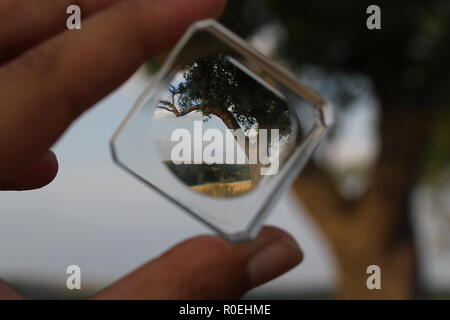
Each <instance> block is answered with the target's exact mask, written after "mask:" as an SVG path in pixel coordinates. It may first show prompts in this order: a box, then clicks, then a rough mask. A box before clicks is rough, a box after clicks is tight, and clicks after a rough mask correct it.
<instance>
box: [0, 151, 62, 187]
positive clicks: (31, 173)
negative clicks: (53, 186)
mask: <svg viewBox="0 0 450 320" xmlns="http://www.w3.org/2000/svg"><path fill="white" fill-rule="evenodd" d="M57 173H58V160H57V159H56V155H55V154H54V153H53V152H52V151H47V152H45V153H44V155H43V156H41V157H40V158H38V160H36V161H35V162H34V163H32V164H31V166H30V167H28V168H26V169H24V170H23V171H22V172H21V173H20V174H19V175H18V176H16V177H14V178H12V179H11V180H9V181H1V178H0V190H3V191H4V190H14V191H24V190H33V189H38V188H42V187H44V186H46V185H47V184H49V183H50V182H52V181H53V179H54V178H55V177H56V174H57Z"/></svg>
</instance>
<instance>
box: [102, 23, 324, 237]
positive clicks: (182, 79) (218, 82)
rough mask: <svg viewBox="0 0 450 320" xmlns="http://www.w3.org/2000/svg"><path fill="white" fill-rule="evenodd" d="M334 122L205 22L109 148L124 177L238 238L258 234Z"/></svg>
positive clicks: (304, 92) (318, 100) (314, 97)
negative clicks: (131, 176)
mask: <svg viewBox="0 0 450 320" xmlns="http://www.w3.org/2000/svg"><path fill="white" fill-rule="evenodd" d="M332 122H333V110H332V107H331V105H330V104H329V103H328V102H327V101H326V100H325V99H323V98H322V97H321V96H319V95H318V94H317V93H315V92H314V91H313V90H311V89H309V88H308V87H306V86H305V85H304V84H302V83H300V82H299V81H298V80H297V79H296V78H295V77H294V76H293V75H292V74H291V73H290V72H288V71H287V70H285V69H284V68H283V67H281V66H279V65H277V64H276V63H274V62H272V61H271V60H270V59H268V58H267V57H265V56H263V55H262V54H261V53H259V52H258V51H256V50H255V49H254V48H252V47H251V46H250V45H249V44H248V43H247V42H246V41H244V40H242V39H241V38H239V37H238V36H236V35H235V34H233V33H232V32H231V31H229V30H227V29H226V28H225V27H223V26H222V25H220V24H219V23H218V22H216V21H214V20H205V21H200V22H197V23H195V24H193V25H192V26H191V27H190V28H189V30H188V31H187V32H186V34H185V35H184V36H183V37H182V39H181V40H180V41H179V43H178V44H177V45H176V46H175V48H174V49H173V51H172V52H171V53H170V55H169V56H168V58H167V60H166V61H165V62H164V64H163V66H162V67H161V68H160V71H159V72H158V73H157V74H156V75H155V77H154V78H153V80H152V82H151V84H150V85H149V86H148V88H147V89H146V90H145V91H144V92H143V94H142V95H141V96H140V97H139V99H138V100H137V102H136V104H135V105H134V107H133V108H132V110H131V111H130V113H129V114H128V116H127V117H126V118H125V120H123V122H122V123H121V125H120V127H119V128H118V129H117V131H116V132H115V134H114V136H113V137H112V139H111V150H112V154H113V159H114V161H115V162H116V163H117V164H119V165H120V166H121V167H122V168H124V169H125V170H126V171H128V172H129V173H131V174H132V175H134V176H135V177H137V178H138V179H140V180H141V181H142V182H144V183H145V184H147V185H148V186H150V187H151V188H153V189H154V190H156V191H158V192H159V193H161V195H163V196H165V197H166V198H167V199H169V200H171V201H172V202H173V203H175V204H177V205H178V206H179V207H180V208H182V209H183V210H185V211H186V212H188V213H189V214H191V215H192V216H193V217H195V218H197V219H199V220H200V221H201V222H203V223H205V224H206V225H208V226H209V227H211V228H212V229H213V230H214V231H216V232H217V233H218V234H220V235H221V236H222V237H224V238H225V239H227V240H229V241H231V242H241V241H247V240H249V239H252V238H253V237H255V236H256V235H257V233H258V231H259V229H260V227H261V225H262V222H263V221H264V218H266V217H267V215H268V213H269V211H270V209H271V208H272V207H273V206H274V204H275V203H276V201H277V199H278V198H279V197H280V195H281V194H282V193H283V192H285V191H286V189H287V188H288V187H289V186H290V185H291V183H292V182H293V181H294V179H295V178H296V177H297V176H298V174H299V173H300V171H301V169H302V168H303V166H304V165H305V163H306V162H307V160H308V159H309V158H310V156H311V154H312V152H313V151H314V149H315V148H316V147H317V146H318V144H319V143H320V141H321V140H322V139H323V137H324V136H325V134H326V132H327V131H328V129H329V128H330V126H331V125H332ZM156 214H157V213H156Z"/></svg>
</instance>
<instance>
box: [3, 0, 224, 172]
mask: <svg viewBox="0 0 450 320" xmlns="http://www.w3.org/2000/svg"><path fill="white" fill-rule="evenodd" d="M223 5H224V0H190V1H186V0H154V1H146V0H129V1H125V2H120V3H119V4H117V5H114V6H113V7H111V8H109V9H107V10H105V11H104V12H102V13H99V14H97V15H96V16H94V17H92V18H89V19H88V20H86V21H85V22H84V23H83V25H82V30H80V31H66V32H65V33H63V34H61V35H58V36H57V37H55V38H53V39H51V40H49V41H48V42H46V43H44V44H43V45H41V46H39V47H38V48H36V49H33V50H31V51H29V52H28V53H26V54H25V55H23V56H22V57H20V58H18V59H17V60H14V61H12V62H11V63H10V64H8V65H6V66H5V67H3V68H2V69H1V70H0V88H1V89H0V93H1V95H2V97H3V99H2V100H3V102H7V103H6V104H4V105H3V108H2V109H1V110H0V154H1V155H2V157H1V158H0V173H6V172H8V173H11V172H14V171H16V170H17V169H18V168H20V167H22V166H24V165H26V164H27V163H28V162H29V161H31V159H34V158H35V157H37V156H38V155H40V154H42V152H43V151H44V150H47V149H48V148H49V147H50V146H51V145H52V144H53V143H54V142H55V141H56V139H57V138H58V137H59V136H60V135H61V134H62V132H63V131H64V130H65V129H66V128H67V127H68V125H69V124H70V123H71V122H72V121H73V120H74V119H75V118H76V117H77V116H78V115H79V114H80V113H82V112H83V111H84V110H86V109H87V108H88V107H89V106H91V105H92V104H94V103H95V102H97V101H98V100H99V99H100V98H102V97H104V96H105V95H106V94H108V93H109V92H111V91H112V90H113V89H115V88H116V87H117V86H118V85H119V84H121V83H122V82H123V81H124V80H126V79H127V78H128V77H129V76H130V75H131V74H132V73H133V72H134V71H135V70H136V69H137V68H138V67H139V66H140V65H141V64H142V63H143V62H144V61H145V60H146V59H147V58H148V57H149V56H151V55H153V54H156V53H158V52H159V51H161V50H162V49H164V48H166V47H167V46H169V45H171V44H172V43H173V42H174V41H175V40H176V39H177V38H178V37H179V36H180V34H181V33H182V32H183V31H184V30H185V29H186V28H187V26H188V25H189V24H190V23H192V22H193V21H195V20H198V19H202V18H207V17H211V16H215V15H217V14H219V13H220V11H221V10H222V8H223ZM11 141H14V142H15V143H14V144H11V143H10V142H11Z"/></svg>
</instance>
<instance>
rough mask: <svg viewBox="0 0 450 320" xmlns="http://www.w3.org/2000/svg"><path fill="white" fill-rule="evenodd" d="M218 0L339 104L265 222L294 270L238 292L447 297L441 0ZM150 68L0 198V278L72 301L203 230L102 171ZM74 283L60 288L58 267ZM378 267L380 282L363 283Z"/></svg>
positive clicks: (445, 18) (35, 293) (446, 43)
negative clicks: (280, 237) (74, 268)
mask: <svg viewBox="0 0 450 320" xmlns="http://www.w3.org/2000/svg"><path fill="white" fill-rule="evenodd" d="M370 4H372V3H369V2H366V1H363V0H361V1H348V2H345V3H343V2H342V1H341V2H338V1H332V0H326V1H325V0H324V1H277V0H243V1H238V0H231V1H230V2H229V5H228V7H227V10H226V12H225V15H224V16H223V18H222V22H223V23H224V24H225V25H226V26H228V27H229V28H231V29H232V30H234V31H235V32H237V33H238V34H240V35H241V36H243V37H245V38H247V39H248V40H249V41H250V42H251V43H252V44H253V45H254V46H255V47H257V48H258V49H259V50H260V51H262V52H263V53H265V54H267V55H269V56H271V57H273V58H274V59H275V60H277V61H279V62H280V63H282V64H284V65H287V66H288V67H289V68H290V70H292V71H294V72H295V73H296V74H297V75H298V77H299V78H301V79H302V80H304V81H305V82H306V83H308V84H309V85H310V86H311V87H313V88H315V89H316V90H317V91H319V92H320V93H322V94H323V95H325V96H327V97H328V98H329V99H331V100H332V101H333V102H334V103H335V105H336V106H337V115H338V117H337V125H336V127H335V128H334V130H333V132H332V133H331V135H330V136H329V137H328V139H327V140H326V141H325V142H324V143H323V144H322V146H321V147H320V149H319V150H318V152H317V154H316V156H315V159H314V161H313V162H312V163H311V165H309V166H308V167H307V168H306V169H305V171H304V172H303V173H302V175H301V176H300V177H299V178H298V179H297V181H296V183H295V185H294V187H293V188H292V190H291V192H290V193H288V194H286V195H285V196H284V197H283V198H282V200H281V201H280V203H279V204H278V205H277V206H276V208H275V210H274V212H273V213H272V215H271V217H270V219H269V221H268V223H269V224H273V225H277V226H280V227H283V228H285V229H286V230H287V231H289V232H291V233H292V234H293V235H294V237H295V238H296V239H297V240H298V241H299V242H300V244H301V246H302V248H303V250H304V251H305V261H304V262H303V264H302V265H300V266H299V267H297V268H295V269H294V270H292V271H290V272H289V273H287V274H286V275H284V276H282V277H280V278H279V279H276V280H274V281H272V282H271V283H269V284H266V285H264V286H262V287H260V288H257V289H255V290H253V291H251V292H250V293H249V294H248V295H247V296H246V298H281V299H302V298H369V299H371V298H398V299H411V298H448V297H450V129H449V125H450V108H449V107H450V106H449V104H450V97H449V94H450V81H449V80H450V78H449V74H448V73H449V70H450V68H449V60H450V59H449V58H448V57H449V56H450V34H449V30H450V28H449V17H450V3H449V2H448V1H446V0H432V1H427V2H425V1H418V0H413V1H378V3H377V4H378V5H379V6H380V7H381V10H382V29H381V30H376V31H370V30H368V29H367V28H366V19H367V17H368V15H367V14H366V8H367V7H368V6H369V5H370ZM150 76H151V75H149V72H148V68H145V67H144V68H142V69H141V70H139V71H138V72H137V73H136V74H135V75H134V76H133V77H132V78H131V79H130V80H129V81H128V82H127V83H126V84H124V85H123V86H122V87H121V88H120V89H118V90H117V91H116V92H114V93H113V94H111V95H110V96H108V97H107V98H105V99H104V100H103V101H102V102H100V103H99V104H98V105H97V106H96V107H95V108H94V109H92V110H91V111H89V112H87V113H86V114H85V115H84V116H83V117H82V118H81V119H80V120H79V121H77V122H76V123H75V124H74V125H73V126H72V128H71V129H70V130H69V131H68V132H67V133H66V135H65V136H64V137H63V138H62V139H61V140H60V141H59V142H58V143H57V145H56V146H55V152H56V154H57V155H58V158H59V161H60V165H61V168H60V172H59V175H58V177H57V178H56V180H55V181H54V182H53V183H52V184H51V185H50V186H48V187H46V188H43V189H41V190H37V191H31V192H8V193H1V194H0V203H1V205H0V207H1V209H0V210H1V214H0V257H1V259H0V276H1V277H2V278H4V279H5V280H7V281H8V282H10V283H11V284H13V285H15V286H16V287H17V288H19V289H20V290H21V291H23V292H24V293H25V294H28V295H30V296H32V297H36V298H49V297H52V298H60V297H61V298H67V297H69V298H76V297H85V296H89V295H91V294H93V293H95V292H96V291H98V290H101V289H102V288H103V287H104V286H106V285H108V284H110V283H112V282H113V281H115V280H116V279H118V278H120V277H122V276H123V275H124V274H126V273H128V272H129V271H131V270H133V269H134V268H136V267H137V266H139V265H141V264H142V263H144V262H146V261H148V260H149V259H151V258H153V257H155V256H157V255H159V254H160V253H161V252H162V251H163V250H165V249H167V248H168V247H170V246H171V245H173V244H175V243H176V242H178V241H181V240H182V239H185V238H186V237H189V236H192V235H196V234H200V233H208V232H209V230H207V229H206V228H205V227H203V226H202V225H200V224H199V223H198V222H196V221H194V220H193V219H191V218H190V217H189V216H188V215H187V214H185V213H184V212H182V211H181V210H180V209H179V208H177V207H175V206H174V205H173V204H171V203H169V202H168V201H166V200H165V199H162V198H161V197H159V196H158V195H157V194H156V193H155V192H153V191H152V190H150V189H148V188H147V187H146V186H144V185H142V184H140V183H139V182H138V181H135V180H134V179H133V178H131V177H130V176H128V175H127V174H126V173H124V172H122V171H121V170H120V169H119V168H117V167H116V166H115V165H113V163H112V160H111V157H110V153H109V149H108V141H109V138H110V136H111V134H112V132H113V131H114V129H115V128H116V127H117V126H118V124H119V122H120V121H121V119H122V118H123V117H124V116H125V114H126V113H127V112H128V110H129V108H130V107H131V105H132V104H133V102H134V100H135V99H136V97H137V96H138V95H139V94H140V92H141V91H142V90H143V88H144V87H145V86H146V85H147V83H148V81H149V77H150ZM71 264H77V265H79V266H80V267H81V270H82V290H80V291H77V292H74V291H68V290H67V289H66V287H65V283H66V277H67V274H66V273H65V270H66V267H67V266H68V265H71ZM372 264H377V265H379V266H380V267H381V271H382V290H374V291H369V290H367V288H366V279H367V276H368V275H367V274H366V268H367V266H369V265H372Z"/></svg>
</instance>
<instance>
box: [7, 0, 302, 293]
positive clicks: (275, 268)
mask: <svg viewBox="0 0 450 320" xmlns="http://www.w3.org/2000/svg"><path fill="white" fill-rule="evenodd" d="M72 2H73V1H66V0H61V1H54V0H1V2H0V64H1V65H0V95H1V97H2V100H1V101H2V106H1V108H0V154H1V155H2V156H1V158H0V190H30V189H35V188H39V187H42V186H45V185H47V184H48V183H50V182H51V181H52V180H53V178H54V177H55V175H56V173H57V170H58V163H57V160H56V156H55V155H54V154H53V153H52V152H51V151H50V150H49V148H50V147H51V146H52V145H53V144H54V143H55V141H56V140H57V139H58V138H59V137H60V136H61V135H62V134H63V132H64V131H65V130H66V129H67V128H68V127H69V126H70V124H71V123H72V122H73V121H74V120H75V119H76V118H77V117H78V116H79V115H80V114H81V113H83V112H84V111H85V110H87V108H89V107H90V106H92V105H93V104H95V102H97V101H99V100H100V99H101V98H102V97H104V96H105V95H107V94H108V93H109V92H111V91H112V90H114V89H115V88H116V87H118V86H119V85H120V84H121V83H122V82H123V81H125V80H126V79H127V78H128V77H129V76H130V75H131V74H132V73H133V72H134V71H135V70H136V69H137V68H138V67H139V66H140V65H141V64H142V63H143V62H144V61H145V60H146V59H148V58H149V57H151V56H152V55H155V54H157V53H159V52H160V51H161V50H164V49H166V48H167V47H169V46H170V45H172V44H173V43H174V41H176V40H177V38H178V37H179V36H180V34H181V33H182V32H183V31H184V30H185V29H186V27H187V26H188V25H189V24H190V23H192V22H193V21H195V20H198V19H202V18H207V17H212V16H215V15H218V14H219V13H220V12H221V10H222V9H223V6H224V2H225V1H224V0H189V1H188V0H90V1H89V0H79V1H77V4H78V5H79V6H80V7H81V8H82V12H83V14H84V15H85V16H87V17H86V18H85V19H84V20H83V24H82V29H81V30H78V31H65V30H64V29H65V19H66V14H65V10H66V8H67V6H68V5H69V4H71V3H72ZM301 258H302V254H301V251H300V249H299V248H298V246H297V244H296V243H295V241H294V240H293V239H292V238H291V237H290V236H289V235H287V234H286V233H284V232H283V231H281V230H278V229H276V228H265V229H264V230H263V231H262V232H261V234H260V235H259V236H258V238H257V239H256V240H254V241H251V242H248V243H245V244H240V245H231V244H229V243H226V242H225V241H224V240H221V239H219V238H216V237H212V236H202V237H197V238H194V239H191V240H188V241H186V242H184V243H182V244H180V245H178V246H176V247H175V248H173V249H171V250H170V251H168V252H167V253H165V254H164V255H162V256H161V257H159V258H157V259H156V260H154V261H152V262H150V263H148V264H146V265H144V266H143V267H141V268H139V269H138V270H137V271H135V272H133V273H131V274H130V275H128V276H126V277H125V278H124V279H122V280H120V281H118V282H117V283H116V284H114V285H112V286H111V287H109V288H107V289H105V290H104V291H103V292H101V293H100V294H99V295H98V296H97V298H132V299H141V298H160V299H175V298H180V299H181V298H183V299H194V298H233V297H239V296H241V295H242V294H243V293H245V292H246V291H247V290H249V289H250V288H253V287H255V286H257V285H260V284H262V283H264V282H266V281H269V280H271V279H273V278H274V277H276V276H278V275H280V274H281V273H283V272H285V271H287V270H289V269H290V268H292V267H294V266H295V265H296V264H297V263H299V262H300V260H301ZM17 297H20V296H19V295H18V294H16V293H14V291H13V290H12V289H10V288H9V287H7V286H6V285H2V284H0V298H17Z"/></svg>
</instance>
